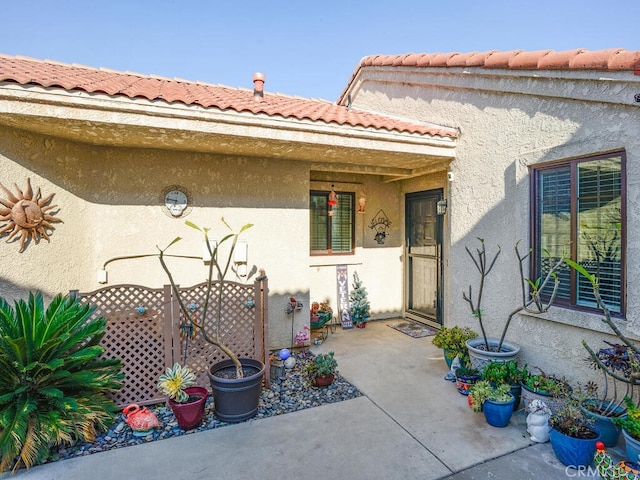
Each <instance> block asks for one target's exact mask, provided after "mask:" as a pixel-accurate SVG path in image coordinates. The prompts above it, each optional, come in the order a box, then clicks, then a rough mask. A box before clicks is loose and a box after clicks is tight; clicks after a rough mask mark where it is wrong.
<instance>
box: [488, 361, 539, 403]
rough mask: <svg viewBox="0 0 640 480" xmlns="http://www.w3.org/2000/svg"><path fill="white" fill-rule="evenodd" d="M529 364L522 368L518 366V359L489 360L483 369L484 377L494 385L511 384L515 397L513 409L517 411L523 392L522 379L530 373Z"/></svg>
mask: <svg viewBox="0 0 640 480" xmlns="http://www.w3.org/2000/svg"><path fill="white" fill-rule="evenodd" d="M528 373H529V372H528V370H527V366H526V365H524V366H523V367H522V368H520V367H519V366H518V361H517V360H508V361H506V362H495V361H493V362H489V363H488V364H487V365H486V366H485V367H484V370H483V371H482V379H483V380H486V381H488V382H490V383H491V384H492V385H494V386H497V385H502V384H506V385H509V388H510V390H511V394H512V395H513V396H514V398H515V402H514V403H513V410H514V411H516V410H517V409H518V408H519V406H520V397H521V394H522V385H521V382H522V380H524V379H525V377H526V376H527V375H528Z"/></svg>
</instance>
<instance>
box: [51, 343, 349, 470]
mask: <svg viewBox="0 0 640 480" xmlns="http://www.w3.org/2000/svg"><path fill="white" fill-rule="evenodd" d="M293 355H294V356H295V357H296V365H295V366H294V367H293V368H292V369H286V370H285V376H284V377H283V378H280V379H278V378H275V379H272V380H271V389H266V388H264V387H263V389H262V393H261V396H260V405H259V407H258V414H257V415H256V416H255V417H253V419H251V420H256V419H261V418H267V417H272V416H274V415H282V414H285V413H290V412H295V411H298V410H304V409H306V408H311V407H317V406H320V405H324V404H327V403H336V402H341V401H343V400H349V399H352V398H356V397H359V396H361V395H362V393H361V392H360V391H359V390H358V389H357V388H356V387H354V386H353V385H351V384H350V383H349V382H347V381H346V380H345V379H344V378H342V377H341V376H340V375H339V374H338V375H336V377H335V380H334V382H333V384H332V385H330V386H329V387H323V388H317V387H314V386H311V385H310V384H309V379H308V375H307V373H306V372H305V371H304V368H305V366H306V365H307V364H308V363H309V361H310V359H311V358H313V355H312V354H311V353H308V352H297V353H294V354H293ZM147 408H148V409H149V410H152V411H153V412H154V413H155V414H156V416H157V417H158V420H159V422H160V425H161V427H160V428H156V429H154V431H153V432H152V433H150V434H149V435H147V436H145V437H137V436H134V435H133V432H132V430H131V428H129V426H128V425H127V424H126V423H125V421H124V416H123V415H122V413H120V414H118V415H116V417H115V419H114V423H113V426H112V427H111V428H109V430H108V431H107V432H103V433H100V434H99V435H98V437H97V438H96V440H95V442H92V443H84V442H77V443H76V444H75V445H73V446H68V445H62V446H59V447H54V448H52V449H51V454H50V456H49V459H48V460H47V461H48V462H55V461H58V460H63V459H67V458H72V457H78V456H83V455H90V454H93V453H98V452H103V451H107V450H113V449H114V448H122V447H129V446H131V445H138V444H141V443H146V442H153V441H156V440H163V439H165V438H171V437H177V436H179V435H190V434H193V433H197V432H202V431H205V430H210V429H212V428H219V427H225V426H227V425H232V424H230V423H225V422H221V421H220V420H218V419H217V418H216V416H215V415H214V413H213V399H212V398H211V396H209V399H208V400H207V404H206V407H205V412H204V418H203V419H202V423H201V424H200V426H199V427H198V428H194V429H193V430H188V431H184V430H182V429H181V428H180V427H178V424H177V422H176V419H175V417H174V415H173V412H172V411H171V408H170V407H169V406H168V405H166V404H164V403H162V404H156V405H150V406H148V407H147ZM251 420H248V421H251Z"/></svg>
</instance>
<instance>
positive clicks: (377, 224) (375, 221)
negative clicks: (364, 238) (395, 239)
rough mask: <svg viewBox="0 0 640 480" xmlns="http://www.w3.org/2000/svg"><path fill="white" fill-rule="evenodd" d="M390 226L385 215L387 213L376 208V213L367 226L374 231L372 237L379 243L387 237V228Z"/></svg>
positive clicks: (382, 242) (382, 243)
mask: <svg viewBox="0 0 640 480" xmlns="http://www.w3.org/2000/svg"><path fill="white" fill-rule="evenodd" d="M390 226H391V220H389V217H387V214H386V213H384V210H382V209H380V210H378V213H376V214H375V216H374V217H373V218H372V219H371V224H369V228H371V229H372V230H375V231H376V235H375V237H373V239H374V240H375V241H376V242H378V244H379V245H384V239H385V238H387V229H388V228H389V227H390Z"/></svg>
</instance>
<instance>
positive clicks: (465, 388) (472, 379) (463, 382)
mask: <svg viewBox="0 0 640 480" xmlns="http://www.w3.org/2000/svg"><path fill="white" fill-rule="evenodd" d="M478 380H480V376H479V375H472V376H467V375H456V388H457V389H458V392H460V393H461V394H462V395H469V390H470V389H471V387H472V386H473V384H474V383H476V382H477V381H478Z"/></svg>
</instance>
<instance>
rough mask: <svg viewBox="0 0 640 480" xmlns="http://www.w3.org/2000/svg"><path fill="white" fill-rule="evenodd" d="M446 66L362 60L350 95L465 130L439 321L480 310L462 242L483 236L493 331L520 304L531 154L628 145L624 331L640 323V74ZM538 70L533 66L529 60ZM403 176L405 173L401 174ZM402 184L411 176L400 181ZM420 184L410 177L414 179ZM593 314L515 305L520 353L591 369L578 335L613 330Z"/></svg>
mask: <svg viewBox="0 0 640 480" xmlns="http://www.w3.org/2000/svg"><path fill="white" fill-rule="evenodd" d="M443 73H444V72H443V69H442V68H434V69H428V68H425V69H420V70H415V71H409V70H406V69H404V70H403V69H394V68H393V67H388V68H379V69H370V70H363V71H361V72H360V73H359V77H358V78H357V79H356V87H355V88H354V91H353V92H352V99H353V102H354V103H353V106H354V107H355V108H363V109H366V110H373V111H377V112H383V113H387V114H392V115H402V116H406V117H410V118H414V119H420V120H423V121H431V122H434V123H437V124H441V125H447V126H450V127H456V128H459V130H460V132H461V133H460V138H459V143H458V148H457V151H456V160H455V161H454V162H453V163H452V164H451V165H450V172H451V173H452V174H453V181H451V182H449V183H448V189H447V190H446V195H447V197H448V202H449V209H448V213H447V219H446V222H445V224H446V229H447V231H446V239H447V240H446V242H445V243H447V244H448V245H446V247H445V292H446V294H445V298H446V302H445V324H446V325H449V326H450V325H454V324H459V325H470V326H472V327H474V328H475V329H476V330H479V329H478V325H477V322H476V321H475V319H474V318H473V317H472V316H471V315H470V312H469V306H468V305H467V304H466V303H465V302H464V301H463V300H462V298H461V293H462V291H463V290H466V289H467V288H468V286H469V283H470V281H471V282H472V283H473V285H474V289H477V281H475V280H474V279H471V278H470V277H471V275H472V273H473V272H475V270H474V267H473V264H472V263H471V260H470V259H469V257H468V255H467V254H466V252H465V250H464V248H465V246H470V247H472V246H475V245H476V244H477V240H476V239H477V238H478V237H480V238H484V239H485V241H486V244H487V247H488V249H489V250H490V251H494V250H495V248H496V246H497V245H500V246H501V247H502V250H503V252H502V254H501V257H500V260H499V261H498V263H497V265H496V267H495V269H494V271H493V272H492V273H491V276H490V278H489V283H488V285H487V287H486V288H485V298H484V301H483V310H484V311H485V318H486V321H487V324H488V331H489V334H492V335H494V336H495V335H498V334H499V333H500V330H501V326H502V324H503V322H504V320H505V319H506V317H507V315H508V312H509V311H510V310H512V309H513V308H514V307H515V306H517V305H518V293H519V291H518V289H517V288H514V286H517V285H518V283H519V280H518V275H517V263H516V260H515V254H514V250H513V248H514V245H515V243H516V242H517V241H521V242H522V244H523V245H525V246H526V245H528V243H529V172H528V166H529V165H535V164H541V163H544V162H551V161H555V160H562V159H567V158H571V157H576V156H583V155H590V154H598V153H603V152H608V151H612V150H618V149H624V150H625V151H626V154H627V177H626V182H627V189H628V194H627V238H628V239H629V240H628V245H627V260H626V266H627V292H628V298H627V315H626V321H622V322H619V324H620V326H621V328H622V329H623V331H625V332H627V333H628V334H631V335H636V336H637V335H638V334H639V333H640V318H639V314H640V296H639V295H638V294H637V292H638V287H639V286H640V285H638V284H639V282H640V261H639V260H640V243H638V241H637V239H638V238H640V218H639V217H640V208H639V207H640V205H638V202H639V201H640V198H639V195H638V194H639V192H640V185H639V183H640V137H639V136H638V134H637V132H638V129H639V128H640V108H638V104H637V103H634V99H633V97H634V94H635V93H637V92H638V91H640V77H638V76H634V75H633V74H632V73H631V72H612V73H609V72H607V74H606V75H605V74H601V73H586V72H580V73H577V74H576V73H566V74H564V75H559V74H553V73H552V74H550V75H549V77H550V78H545V79H544V80H540V79H539V78H536V77H534V76H532V75H530V74H529V73H528V72H516V73H512V72H509V73H505V72H504V71H488V70H482V72H481V74H479V75H474V74H473V72H465V71H463V70H462V69H447V72H446V73H447V75H443ZM536 74H537V77H540V76H544V74H542V75H540V72H536ZM407 185H410V183H409V182H407ZM407 188H408V187H407ZM421 188H422V187H419V188H417V189H421ZM603 332H607V330H606V329H605V328H604V327H603V325H602V324H601V322H600V321H599V315H588V314H584V313H579V312H575V311H570V310H567V309H561V308H554V309H553V311H552V312H551V313H550V314H549V315H548V316H547V318H545V319H541V318H531V317H526V316H524V315H520V316H518V317H516V318H515V319H514V321H513V324H512V326H511V329H510V330H509V334H508V338H509V339H510V340H512V341H515V342H518V343H520V344H521V345H522V346H523V353H522V359H523V360H524V361H525V362H527V363H528V364H529V365H530V366H539V367H540V368H542V369H544V370H545V371H548V372H549V373H556V374H559V375H569V374H573V373H574V372H576V371H578V372H579V374H580V375H579V376H578V378H580V377H582V378H581V380H583V381H585V380H587V379H590V378H592V377H593V372H592V371H591V370H589V369H588V367H587V364H586V362H584V361H583V359H584V358H585V357H586V352H585V350H584V349H583V347H582V346H581V343H580V342H581V340H582V339H585V340H587V341H588V343H589V344H591V345H592V346H594V347H595V348H600V347H601V346H602V343H601V342H602V340H603V339H605V338H607V339H609V340H611V338H608V336H607V335H606V334H605V333H603Z"/></svg>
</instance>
